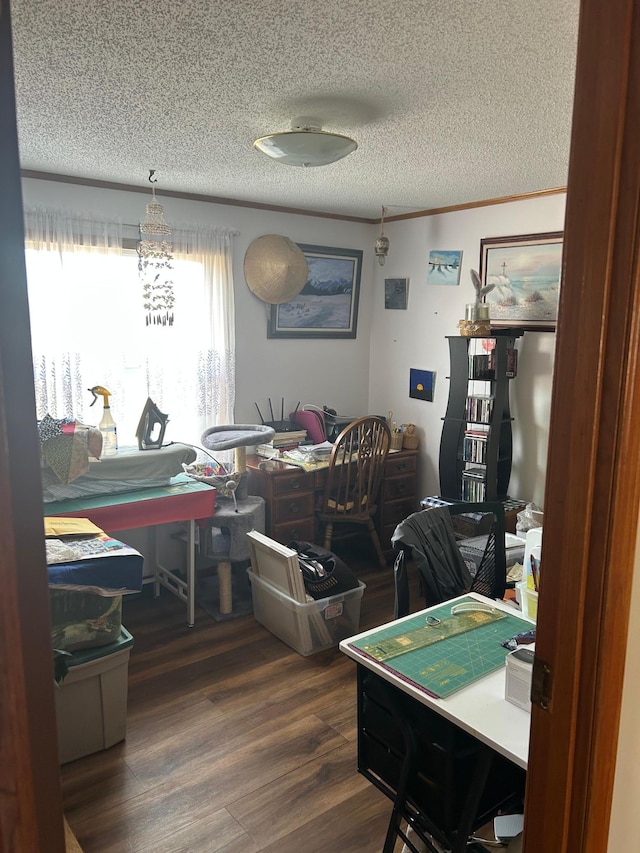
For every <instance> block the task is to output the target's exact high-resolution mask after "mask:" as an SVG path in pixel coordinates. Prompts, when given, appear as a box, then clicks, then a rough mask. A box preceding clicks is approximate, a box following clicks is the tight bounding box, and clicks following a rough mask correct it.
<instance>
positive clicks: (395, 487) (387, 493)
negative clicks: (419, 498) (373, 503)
mask: <svg viewBox="0 0 640 853" xmlns="http://www.w3.org/2000/svg"><path fill="white" fill-rule="evenodd" d="M382 489H383V494H384V503H387V502H388V501H393V500H398V498H411V499H414V498H415V492H416V478H415V476H414V475H413V474H407V475H406V477H392V478H390V479H388V480H385V481H384V485H383V487H382Z"/></svg>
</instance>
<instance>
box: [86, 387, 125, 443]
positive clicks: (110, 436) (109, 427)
mask: <svg viewBox="0 0 640 853" xmlns="http://www.w3.org/2000/svg"><path fill="white" fill-rule="evenodd" d="M89 391H91V393H92V394H93V403H95V401H96V400H97V399H98V395H99V394H101V395H102V402H103V410H102V420H101V421H100V423H99V424H98V429H99V430H100V432H101V433H102V455H103V456H115V455H116V453H117V452H118V433H117V431H116V422H115V421H114V419H113V418H112V417H111V406H110V405H109V397H110V396H111V391H107V389H106V388H103V387H102V385H94V386H93V388H89ZM93 403H91V405H92V406H93Z"/></svg>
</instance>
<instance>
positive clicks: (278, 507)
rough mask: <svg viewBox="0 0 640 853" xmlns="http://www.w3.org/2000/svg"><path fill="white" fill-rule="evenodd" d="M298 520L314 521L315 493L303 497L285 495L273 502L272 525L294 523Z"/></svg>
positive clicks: (305, 494)
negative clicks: (309, 519)
mask: <svg viewBox="0 0 640 853" xmlns="http://www.w3.org/2000/svg"><path fill="white" fill-rule="evenodd" d="M297 518H311V519H313V492H305V493H304V494H301V495H296V494H293V495H283V496H281V497H279V498H277V499H276V500H274V502H273V506H272V507H271V524H272V525H276V524H280V523H282V522H287V521H293V520H294V519H297Z"/></svg>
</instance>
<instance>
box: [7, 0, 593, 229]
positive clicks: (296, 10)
mask: <svg viewBox="0 0 640 853" xmlns="http://www.w3.org/2000/svg"><path fill="white" fill-rule="evenodd" d="M578 7H579V0H268V2H267V0H217V1H216V0H181V2H175V0H156V2H149V0H136V2H132V1H131V0H91V2H82V1H81V0H55V2H52V0H12V3H11V9H12V19H13V21H12V23H13V36H14V64H15V76H16V97H17V110H18V132H19V142H20V154H21V165H22V168H23V169H27V170H38V171H43V172H53V173H57V174H61V175H72V176H77V177H82V178H92V179H98V180H103V181H115V182H118V183H124V184H135V185H138V186H143V185H145V184H146V186H148V183H147V176H148V172H149V169H156V170H157V174H156V177H157V178H158V184H157V187H158V190H159V192H161V191H162V189H169V190H176V191H182V192H188V193H199V194H203V195H211V196H218V197H224V198H230V199H239V200H242V201H253V202H259V203H263V204H265V203H266V204H273V205H284V206H287V207H295V208H303V209H308V210H314V211H323V212H332V213H339V214H343V215H353V216H364V217H379V215H380V209H381V206H382V205H385V206H386V207H388V208H389V211H388V216H393V215H401V214H402V213H403V212H404V213H407V212H409V211H410V210H424V209H433V208H438V207H445V206H448V205H456V204H463V203H467V202H473V201H480V200H483V199H488V198H497V197H503V196H509V195H514V194H521V193H529V192H535V191H538V190H544V189H550V188H553V187H558V186H564V185H565V184H566V181H567V165H568V153H569V140H570V129H571V110H572V101H573V81H574V71H575V53H576V38H577V23H578ZM301 116H306V117H310V118H315V119H316V120H317V122H318V124H320V125H321V126H322V127H323V128H324V129H325V130H333V131H337V132H340V133H344V134H347V135H349V136H353V137H354V138H355V139H356V140H357V142H358V150H357V151H356V152H355V153H353V154H351V155H350V156H349V157H347V158H346V159H345V160H342V161H340V162H338V163H334V164H332V165H330V166H325V167H320V168H314V169H301V168H296V167H291V166H284V165H281V164H278V163H275V162H273V161H271V160H269V159H268V158H267V157H265V156H264V155H263V154H260V153H259V152H257V151H256V150H254V148H253V145H252V143H253V140H254V139H255V138H256V137H258V136H262V135H264V134H266V133H270V132H274V131H278V130H286V129H288V128H289V127H290V126H291V123H292V121H293V120H294V119H296V118H298V117H301Z"/></svg>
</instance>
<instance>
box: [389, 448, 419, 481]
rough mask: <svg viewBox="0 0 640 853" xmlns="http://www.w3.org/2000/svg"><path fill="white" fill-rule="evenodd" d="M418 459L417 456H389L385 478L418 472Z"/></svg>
mask: <svg viewBox="0 0 640 853" xmlns="http://www.w3.org/2000/svg"><path fill="white" fill-rule="evenodd" d="M417 462H418V457H417V456H416V455H415V454H411V455H404V454H402V455H400V454H398V455H396V454H395V453H393V454H391V455H390V456H387V461H386V462H385V464H384V476H385V478H387V477H395V476H396V475H397V474H409V473H410V472H412V471H415V470H416V467H417Z"/></svg>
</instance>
